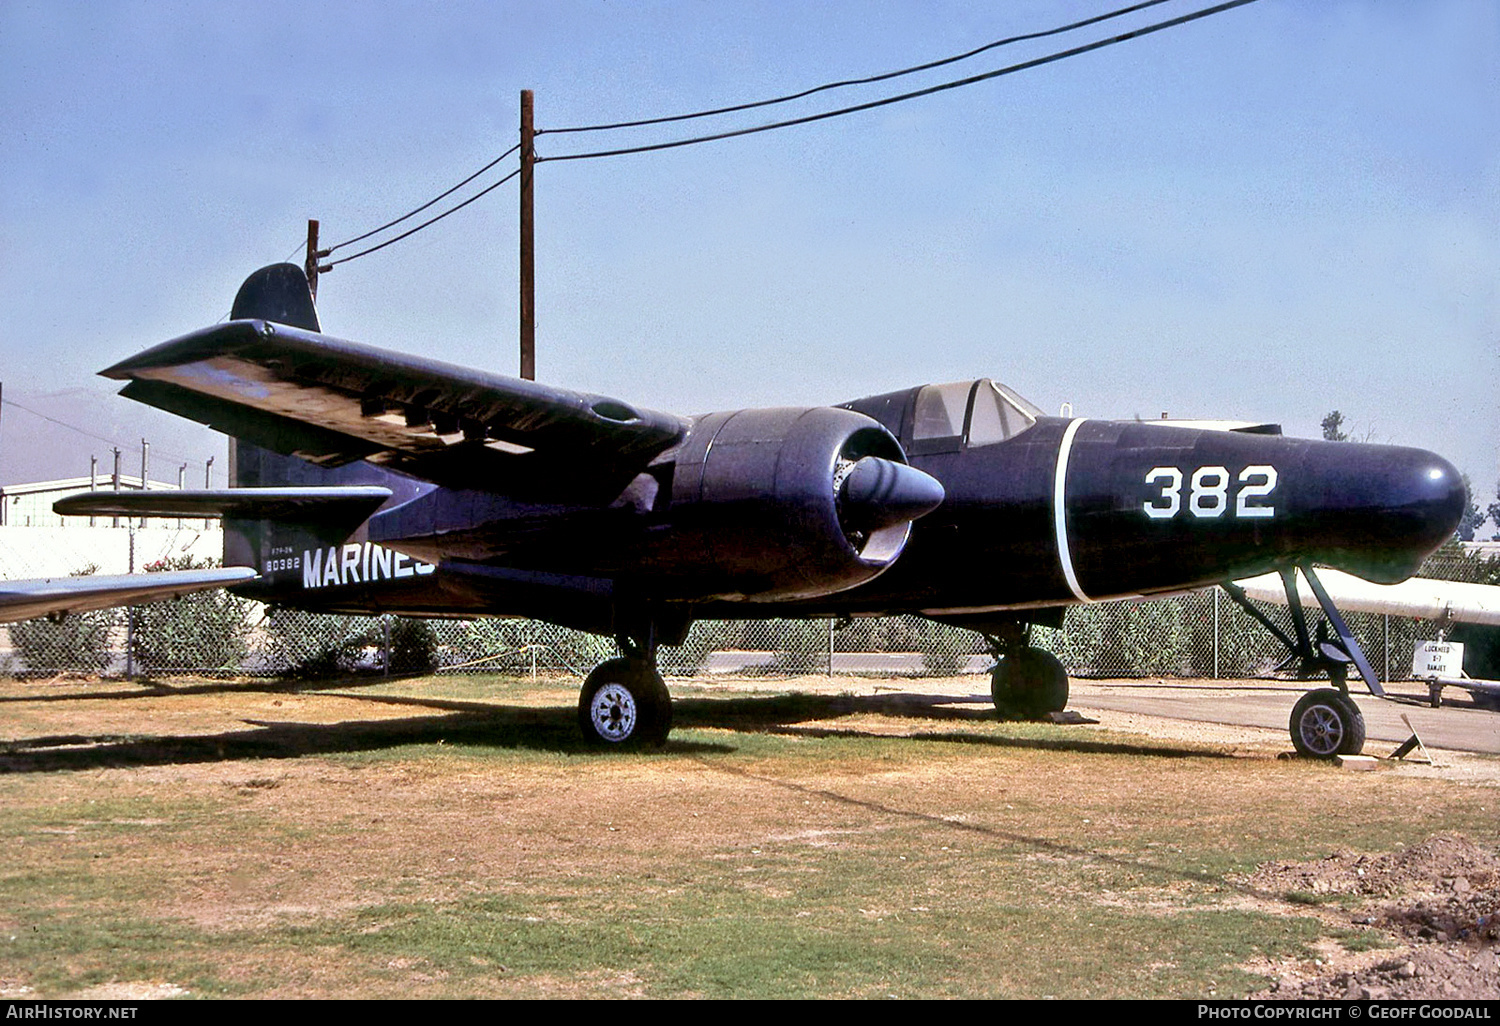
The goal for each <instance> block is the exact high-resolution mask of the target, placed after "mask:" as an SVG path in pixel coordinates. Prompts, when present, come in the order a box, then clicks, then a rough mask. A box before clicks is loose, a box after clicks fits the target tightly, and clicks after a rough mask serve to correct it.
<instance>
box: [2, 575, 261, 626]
mask: <svg viewBox="0 0 1500 1026" xmlns="http://www.w3.org/2000/svg"><path fill="white" fill-rule="evenodd" d="M255 576H256V574H255V571H254V570H251V569H250V568H249V567H242V566H232V567H224V568H223V569H215V570H171V571H164V572H162V573H159V574H122V575H119V576H114V577H99V576H89V577H51V578H42V579H38V580H32V581H0V623H10V622H11V621H13V620H30V619H32V618H33V617H37V616H50V615H54V614H58V613H86V612H88V611H90V610H93V609H107V608H108V607H110V606H134V605H139V604H141V603H143V602H158V601H161V600H162V599H172V598H180V597H182V596H183V595H190V594H192V593H193V592H195V591H208V590H210V589H213V588H224V587H228V586H229V585H231V584H244V583H245V582H246V581H250V580H253V579H254V578H255Z"/></svg>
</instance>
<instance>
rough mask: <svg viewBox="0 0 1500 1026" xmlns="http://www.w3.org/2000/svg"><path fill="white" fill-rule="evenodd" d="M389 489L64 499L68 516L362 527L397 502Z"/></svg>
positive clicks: (62, 510) (59, 508)
mask: <svg viewBox="0 0 1500 1026" xmlns="http://www.w3.org/2000/svg"><path fill="white" fill-rule="evenodd" d="M391 494H392V493H391V490H390V489H389V488H381V487H379V486H376V485H347V486H336V487H320V488H219V489H211V490H200V491H188V490H182V491H160V492H150V491H147V492H142V491H131V492H115V491H107V492H83V493H82V494H79V495H70V496H68V497H67V498H65V499H59V500H57V502H55V503H53V504H52V509H53V511H54V512H56V513H58V514H60V515H62V516H65V517H90V516H122V517H195V518H206V519H223V518H230V519H235V520H285V521H293V522H298V523H328V524H358V523H360V522H362V521H363V520H364V519H365V518H366V517H368V516H369V515H370V514H371V513H373V512H375V510H377V509H379V508H380V505H381V503H383V502H385V501H386V500H387V499H389V498H390V497H391Z"/></svg>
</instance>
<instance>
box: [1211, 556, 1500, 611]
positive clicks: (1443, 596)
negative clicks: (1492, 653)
mask: <svg viewBox="0 0 1500 1026" xmlns="http://www.w3.org/2000/svg"><path fill="white" fill-rule="evenodd" d="M1318 580H1320V581H1322V582H1323V586H1324V587H1325V588H1327V589H1328V594H1329V597H1331V598H1332V599H1333V601H1334V603H1335V604H1336V605H1337V606H1338V607H1339V608H1340V609H1342V610H1345V611H1346V612H1347V611H1349V610H1353V611H1355V612H1360V613H1389V614H1390V615H1391V616H1412V617H1421V618H1422V619H1426V620H1447V621H1451V622H1457V623H1480V624H1491V625H1500V586H1496V585H1493V584H1466V583H1463V582H1460V581H1435V580H1432V579H1430V578H1426V577H1413V578H1411V579H1410V580H1406V581H1402V582H1401V583H1400V584H1371V583H1370V582H1369V581H1364V580H1361V579H1360V578H1358V577H1355V576H1354V575H1353V574H1346V573H1343V572H1342V571H1339V570H1327V569H1319V570H1318ZM1235 583H1236V584H1238V585H1239V586H1240V587H1241V588H1243V589H1244V592H1245V594H1246V595H1248V596H1250V597H1251V598H1253V599H1259V600H1261V601H1263V602H1273V603H1276V604H1277V605H1282V606H1284V605H1286V590H1285V589H1284V588H1283V587H1282V584H1281V577H1280V576H1279V575H1277V574H1262V575H1261V576H1259V577H1252V578H1249V579H1248V580H1243V581H1236V582H1235ZM1297 593H1298V597H1299V598H1300V599H1301V600H1302V604H1303V605H1304V606H1306V607H1308V608H1317V605H1318V599H1317V597H1316V596H1315V595H1314V594H1313V593H1312V590H1311V589H1310V588H1309V587H1308V585H1307V581H1306V579H1304V578H1303V577H1301V576H1300V575H1299V576H1298V578H1297Z"/></svg>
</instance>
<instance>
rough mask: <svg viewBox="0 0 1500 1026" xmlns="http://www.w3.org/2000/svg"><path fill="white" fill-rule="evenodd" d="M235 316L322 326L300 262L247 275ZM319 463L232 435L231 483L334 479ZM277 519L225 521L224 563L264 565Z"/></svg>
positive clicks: (262, 484) (241, 485) (232, 315)
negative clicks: (323, 473) (324, 475)
mask: <svg viewBox="0 0 1500 1026" xmlns="http://www.w3.org/2000/svg"><path fill="white" fill-rule="evenodd" d="M229 317H230V319H231V320H236V321H239V320H258V321H275V322H276V323H277V324H285V325H288V326H290V327H293V328H302V329H304V330H306V331H322V330H323V329H322V326H321V325H320V324H319V323H318V310H317V307H316V306H315V305H314V303H313V297H312V289H310V288H309V287H308V284H307V275H306V273H305V272H304V271H303V270H302V268H300V267H298V266H297V265H296V264H272V265H270V266H269V267H262V268H261V269H260V270H258V271H256V272H255V273H254V274H252V275H250V277H248V278H246V279H245V282H244V284H243V285H241V286H240V290H239V292H238V293H236V294H235V297H234V306H233V307H231V308H230V312H229ZM330 483H333V482H330V481H326V480H323V479H322V477H321V476H320V474H319V468H317V467H314V466H311V465H310V464H308V463H305V462H304V461H302V460H299V459H297V458H296V457H295V456H282V455H281V454H279V453H274V452H271V451H270V450H269V449H262V448H260V447H259V446H257V445H251V444H250V443H249V442H243V441H240V440H239V439H237V438H230V440H229V487H231V488H255V487H270V486H273V485H293V484H298V485H302V484H330ZM271 533H272V525H271V524H270V523H268V522H267V521H263V520H226V521H224V565H225V566H255V567H264V566H266V565H267V560H268V558H269V557H270V555H271V552H270V546H271V544H272V540H271Z"/></svg>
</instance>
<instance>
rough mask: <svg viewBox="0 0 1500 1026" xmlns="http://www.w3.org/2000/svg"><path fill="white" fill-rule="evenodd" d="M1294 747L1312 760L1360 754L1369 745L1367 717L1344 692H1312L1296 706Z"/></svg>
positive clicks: (1330, 689) (1293, 719)
mask: <svg viewBox="0 0 1500 1026" xmlns="http://www.w3.org/2000/svg"><path fill="white" fill-rule="evenodd" d="M1291 730H1292V746H1293V747H1295V748H1296V749H1297V752H1298V754H1300V755H1305V756H1307V757H1308V758H1311V759H1332V758H1333V757H1334V756H1335V755H1358V754H1359V753H1360V752H1361V751H1362V750H1363V749H1364V747H1365V717H1364V714H1363V713H1361V712H1360V711H1359V706H1357V705H1355V704H1354V700H1353V699H1351V698H1350V697H1349V696H1348V695H1346V694H1344V693H1343V692H1342V691H1336V690H1334V689H1333V688H1319V689H1318V690H1316V691H1309V692H1308V693H1307V694H1305V695H1303V696H1302V697H1301V699H1299V700H1298V702H1297V704H1296V705H1295V706H1293V707H1292V722H1291Z"/></svg>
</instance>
